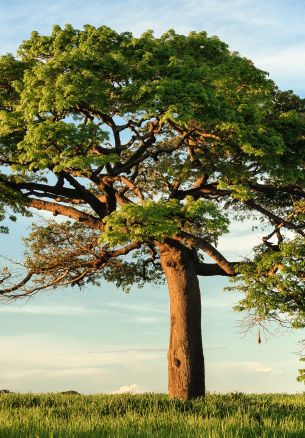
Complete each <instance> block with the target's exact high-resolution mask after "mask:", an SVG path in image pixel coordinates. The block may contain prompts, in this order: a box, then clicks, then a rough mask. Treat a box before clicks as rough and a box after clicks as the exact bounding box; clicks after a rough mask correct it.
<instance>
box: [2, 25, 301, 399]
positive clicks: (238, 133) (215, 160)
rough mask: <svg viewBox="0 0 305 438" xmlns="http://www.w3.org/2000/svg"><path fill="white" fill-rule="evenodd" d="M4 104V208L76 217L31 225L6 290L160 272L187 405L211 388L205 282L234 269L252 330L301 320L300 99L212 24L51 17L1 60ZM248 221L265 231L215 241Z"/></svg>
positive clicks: (173, 386) (25, 292) (133, 278)
mask: <svg viewBox="0 0 305 438" xmlns="http://www.w3.org/2000/svg"><path fill="white" fill-rule="evenodd" d="M0 108H1V111H0V148H1V150H0V162H1V165H2V170H1V173H0V183H1V192H0V209H1V211H2V217H4V215H5V211H6V209H7V207H11V208H10V209H9V210H8V211H13V213H14V211H15V212H21V213H23V214H29V213H30V212H31V211H32V210H31V209H32V208H34V209H38V210H45V211H48V212H52V213H53V214H54V216H56V215H61V216H64V217H68V218H69V219H71V220H68V221H66V222H60V223H58V222H56V221H53V222H51V221H49V222H48V224H47V225H45V226H39V225H37V224H36V225H34V226H33V230H32V232H31V234H30V235H29V237H28V238H27V239H26V253H25V261H24V265H25V267H26V269H27V274H26V276H25V278H23V279H21V280H20V281H19V282H18V281H17V283H15V284H13V283H10V284H9V285H5V283H6V281H10V280H9V278H10V276H11V272H10V271H8V270H7V271H5V272H3V278H2V287H3V289H2V291H1V294H2V297H4V298H6V299H8V300H15V299H17V298H22V297H28V296H30V295H33V294H35V293H37V292H38V291H41V290H43V289H46V288H50V287H53V288H56V287H63V286H67V285H79V286H84V285H86V284H90V283H92V284H98V283H99V281H100V279H105V280H107V281H111V282H114V283H115V284H116V285H117V286H118V287H123V288H124V289H128V288H129V287H130V286H131V285H138V286H142V285H143V284H145V283H146V282H152V283H159V282H160V281H162V279H163V277H164V276H165V278H166V281H167V284H168V288H169V295H170V344H169V353H168V373H169V376H168V388H169V394H170V395H171V396H174V397H181V398H184V399H190V398H193V397H198V396H203V395H204V393H205V379H204V358H203V350H202V339H201V303H200V290H199V283H198V276H215V275H222V276H228V277H232V278H234V277H236V279H237V283H236V284H235V286H234V287H235V288H236V289H237V290H240V291H241V292H242V293H243V294H244V298H243V299H242V300H241V302H240V305H239V306H238V310H242V311H244V310H245V311H248V312H250V315H251V316H250V318H251V320H250V325H252V324H256V323H258V324H261V323H262V321H265V320H274V319H275V320H280V321H283V319H285V320H286V321H288V322H289V323H290V324H292V325H293V326H295V327H301V326H304V324H305V300H304V275H305V261H304V260H305V259H304V254H305V241H304V227H305V201H304V198H305V196H304V195H305V180H304V176H305V174H304V162H305V161H304V158H305V119H304V108H305V104H304V100H302V99H300V98H299V97H297V96H296V95H295V94H293V92H290V91H288V92H281V91H279V90H278V88H277V87H276V86H275V84H274V83H273V82H272V81H271V80H270V79H268V75H267V73H265V72H263V71H261V70H259V69H257V68H255V66H254V65H253V64H252V62H251V61H249V60H248V59H245V58H242V57H241V56H240V55H239V54H238V53H236V52H231V51H229V49H228V46H227V45H226V44H224V43H223V42H221V41H220V40H219V39H218V38H216V37H208V36H207V34H206V33H205V32H198V33H197V32H192V33H190V34H189V35H188V36H185V35H177V34H176V33H175V32H174V31H173V30H170V31H168V32H167V33H165V34H164V35H162V36H161V37H160V38H155V37H154V36H153V33H152V32H151V31H148V32H146V33H144V34H143V35H142V36H141V37H139V38H136V37H133V36H132V34H131V33H128V32H125V33H121V34H118V33H116V32H115V31H113V30H111V29H109V28H107V27H100V28H95V27H93V26H89V25H86V26H84V28H83V30H76V29H73V28H72V27H71V26H70V25H67V26H65V28H63V29H62V28H60V27H59V26H55V27H54V29H53V31H52V34H51V35H50V36H40V35H39V34H38V33H37V32H33V33H32V35H31V38H30V39H29V40H28V41H24V42H23V43H22V45H21V46H20V48H19V51H18V55H17V57H14V56H12V55H6V56H3V57H1V58H0ZM251 217H256V218H259V219H260V220H261V223H262V225H264V226H265V227H266V236H265V237H264V238H263V240H262V242H261V244H259V245H258V246H257V247H256V248H255V249H254V252H253V254H252V256H251V258H250V259H247V260H239V261H238V260H235V261H229V260H227V259H226V258H225V257H224V255H223V254H221V253H220V252H219V251H218V250H217V241H218V239H219V238H220V237H221V236H222V235H223V234H225V233H227V232H228V230H229V223H230V220H233V219H235V220H238V221H243V220H244V219H246V218H251ZM12 218H13V217H12ZM284 230H288V231H289V232H288V233H287V234H285V231H284ZM4 231H5V230H4ZM258 243H259V242H258ZM203 255H204V257H208V258H207V260H206V259H204V258H203ZM248 321H249V320H248Z"/></svg>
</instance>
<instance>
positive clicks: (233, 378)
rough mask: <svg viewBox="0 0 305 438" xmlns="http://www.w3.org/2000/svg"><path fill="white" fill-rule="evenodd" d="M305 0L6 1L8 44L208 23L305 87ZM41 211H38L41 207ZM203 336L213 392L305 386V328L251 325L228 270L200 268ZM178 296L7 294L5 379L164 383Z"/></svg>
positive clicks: (242, 249)
mask: <svg viewBox="0 0 305 438" xmlns="http://www.w3.org/2000/svg"><path fill="white" fill-rule="evenodd" d="M304 18H305V2H304V1H297V0H292V1H291V0H269V1H268V2H266V1H265V0H264V1H262V0H256V1H248V0H230V1H227V0H216V1H208V0H188V1H182V0H181V1H179V0H168V1H166V2H164V1H160V0H154V1H148V0H142V1H139V0H125V1H117V0H112V1H109V0H106V1H97V0H96V1H94V0H86V1H80V0H74V1H71V0H60V1H59V0H53V1H52V2H50V1H46V0H39V1H30V0H29V1H27V2H24V1H20V0H11V1H9V2H8V1H4V0H0V54H5V53H7V52H13V53H14V52H15V51H16V49H17V47H18V45H19V44H20V43H21V42H22V41H23V40H24V39H27V38H28V37H29V35H30V33H31V31H32V30H37V31H38V32H40V33H41V34H48V33H50V31H51V28H52V26H53V25H54V24H59V25H64V24H65V23H71V24H72V25H73V26H74V27H76V28H81V27H82V26H83V25H84V24H87V23H88V24H92V25H95V26H101V25H107V26H110V27H112V28H114V29H115V30H117V31H119V32H121V31H122V32H123V31H132V32H133V33H134V34H135V35H140V34H141V33H142V32H144V31H145V30H147V29H153V30H154V31H155V33H156V35H160V34H162V33H163V32H165V31H166V30H168V29H170V28H173V29H175V31H176V32H178V33H183V34H187V33H188V32H190V31H193V30H195V31H202V30H205V31H207V32H208V34H209V35H217V36H218V37H219V38H220V39H221V40H223V41H225V42H226V43H227V44H229V46H230V48H231V50H236V51H239V52H240V53H241V55H243V56H245V57H247V58H250V59H252V60H253V61H254V63H255V65H256V66H257V67H259V68H261V69H263V70H265V71H268V72H269V73H270V77H271V78H272V79H273V80H274V81H275V82H276V83H277V85H278V86H279V87H280V88H281V89H293V90H294V91H295V92H297V93H298V94H299V95H301V96H302V97H305V82H304V77H305V27H304ZM34 220H36V219H35V217H34ZM30 223H31V221H30V220H29V219H26V218H19V219H18V222H17V224H16V227H15V226H14V228H13V229H11V232H10V234H9V235H7V236H4V235H1V236H0V254H1V255H2V256H9V257H14V258H17V259H18V258H19V259H20V258H22V251H23V246H22V237H23V236H25V235H26V234H27V232H28V230H29V227H30ZM259 235H260V236H261V235H262V233H261V232H260V233H258V234H257V233H256V234H255V233H251V226H250V224H248V223H244V224H233V225H232V230H231V233H230V237H228V238H225V239H224V240H223V242H221V243H220V246H219V249H220V250H223V251H224V253H225V254H226V255H227V256H233V257H234V256H236V257H237V256H240V255H246V254H249V251H250V250H251V246H253V245H254V244H257V243H259V239H258V236H259ZM200 285H201V290H202V306H203V319H202V324H203V345H204V353H205V361H206V378H207V389H208V391H210V392H228V391H242V392H249V393H251V392H288V393H295V392H301V391H302V390H303V387H302V385H301V384H300V383H297V382H296V380H295V377H296V373H297V371H296V370H297V368H298V367H299V365H300V363H299V362H298V355H297V352H298V351H299V349H300V346H299V345H298V341H300V340H301V339H302V338H304V331H303V332H301V331H294V332H291V331H288V330H286V331H283V330H281V331H280V332H278V333H276V335H275V336H268V337H265V336H263V339H262V344H260V345H259V344H258V343H257V333H256V332H253V333H250V334H247V335H244V334H243V333H242V330H241V324H240V320H241V319H242V315H241V314H237V313H235V312H234V311H233V310H232V306H233V305H234V304H235V303H236V302H237V301H238V297H237V296H236V295H234V294H233V293H228V292H223V287H225V286H227V285H228V282H227V280H226V279H223V278H219V277H214V278H211V279H208V278H204V279H200ZM168 315H169V302H168V295H167V289H166V287H165V286H162V287H159V288H155V287H152V286H149V285H148V286H146V287H145V288H143V289H137V288H133V289H132V291H131V292H130V293H129V294H126V293H124V292H122V291H121V290H117V289H116V288H115V287H114V286H113V285H111V284H109V283H105V282H104V283H102V284H101V286H100V287H99V288H97V287H90V288H87V289H86V290H84V291H80V290H79V289H76V288H67V289H64V290H57V291H51V292H44V293H41V294H40V295H37V296H35V297H34V298H32V299H31V300H30V301H27V302H25V301H23V302H18V303H15V304H10V305H7V304H3V303H0V351H1V352H2V354H1V358H0V389H1V388H8V389H10V390H11V391H16V392H56V391H64V390H69V389H74V390H77V391H79V392H81V393H84V394H88V393H101V392H103V393H114V392H126V391H131V392H134V393H137V392H146V391H149V392H150V391H154V392H166V390H167V362H166V352H167V345H168V336H169V317H168Z"/></svg>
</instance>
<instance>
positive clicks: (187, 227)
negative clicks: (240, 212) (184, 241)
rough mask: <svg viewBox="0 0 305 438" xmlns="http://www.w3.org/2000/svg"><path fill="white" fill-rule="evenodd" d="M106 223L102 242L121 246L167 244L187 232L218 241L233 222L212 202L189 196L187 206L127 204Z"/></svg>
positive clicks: (152, 202) (161, 203)
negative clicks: (171, 238) (170, 238)
mask: <svg viewBox="0 0 305 438" xmlns="http://www.w3.org/2000/svg"><path fill="white" fill-rule="evenodd" d="M104 222H105V225H106V226H105V231H104V233H103V234H102V236H101V241H103V242H109V243H110V244H111V245H119V244H124V243H127V242H131V241H135V242H145V241H151V240H154V239H155V240H160V241H163V240H164V239H166V238H168V237H172V236H174V235H175V234H177V233H179V232H180V231H183V230H184V231H192V232H194V233H200V234H201V235H203V236H204V237H206V238H207V239H209V240H215V239H217V238H218V237H219V236H220V235H221V234H223V233H226V232H227V231H228V222H229V221H228V219H227V218H226V217H225V216H223V215H222V214H221V213H220V211H219V210H218V209H217V207H216V206H215V205H214V204H213V203H212V202H209V201H203V200H200V199H199V200H196V201H195V200H194V199H193V198H192V197H190V196H189V197H186V198H185V202H184V203H181V202H179V201H178V200H177V199H171V200H169V201H166V202H165V201H145V202H144V203H143V204H142V205H136V204H129V205H125V206H123V207H122V208H120V209H119V210H117V211H115V212H113V213H111V214H110V215H109V216H107V217H106V218H105V219H104Z"/></svg>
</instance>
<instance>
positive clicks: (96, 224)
mask: <svg viewBox="0 0 305 438" xmlns="http://www.w3.org/2000/svg"><path fill="white" fill-rule="evenodd" d="M29 202H30V206H31V207H34V208H37V209H38V210H46V211H51V212H52V213H53V214H54V215H55V216H56V215H58V214H61V215H62V216H67V217H69V218H70V219H74V220H76V221H79V222H82V223H83V224H85V225H87V226H88V227H90V228H94V229H96V230H103V222H102V221H101V220H100V219H99V218H96V217H94V216H91V215H90V214H87V213H84V212H82V211H79V210H77V209H76V208H73V207H66V206H64V205H60V204H56V203H53V202H49V201H42V200H41V199H32V198H29Z"/></svg>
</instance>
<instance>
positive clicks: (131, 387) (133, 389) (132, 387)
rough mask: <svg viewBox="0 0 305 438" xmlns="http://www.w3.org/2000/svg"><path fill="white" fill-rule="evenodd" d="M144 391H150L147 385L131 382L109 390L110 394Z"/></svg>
mask: <svg viewBox="0 0 305 438" xmlns="http://www.w3.org/2000/svg"><path fill="white" fill-rule="evenodd" d="M144 392H151V389H150V388H148V387H147V386H142V385H137V384H136V383H133V384H131V385H123V386H121V387H120V388H119V389H117V390H116V391H111V394H125V393H131V394H143V393H144Z"/></svg>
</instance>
